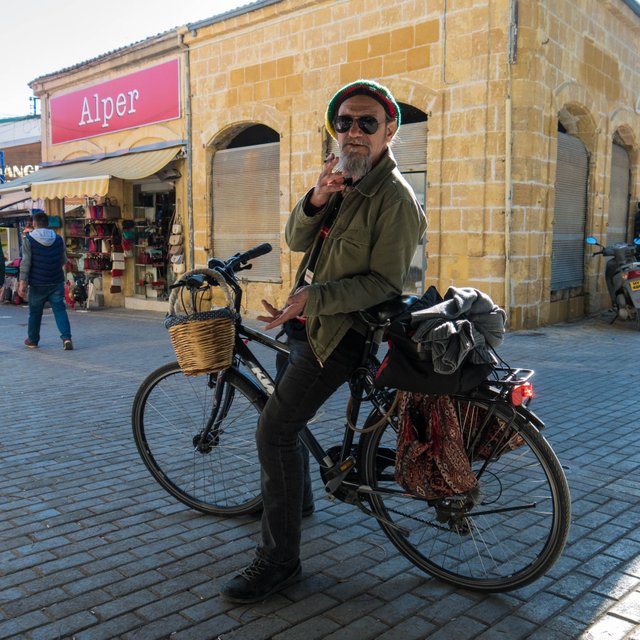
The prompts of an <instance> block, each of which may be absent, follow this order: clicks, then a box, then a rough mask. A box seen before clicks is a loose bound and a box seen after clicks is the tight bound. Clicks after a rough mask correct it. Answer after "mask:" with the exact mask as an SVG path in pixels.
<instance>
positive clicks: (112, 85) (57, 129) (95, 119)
mask: <svg viewBox="0 0 640 640" xmlns="http://www.w3.org/2000/svg"><path fill="white" fill-rule="evenodd" d="M49 104H50V112H51V142H52V143H53V144H59V143H61V142H70V141H72V140H82V139H83V138H91V137H93V136H99V135H104V134H105V133H113V132H114V131H122V130H124V129H133V128H134V127H140V126H143V125H147V124H153V123H154V122H164V121H166V120H173V119H175V118H179V117H180V65H179V61H178V59H175V60H170V61H169V62H163V63H162V64H159V65H156V66H154V67H149V68H148V69H142V70H141V71H136V72H135V73H130V74H129V75H126V76H122V77H121V78H115V79H114V80H109V81H107V82H101V83H100V84H96V85H93V86H91V87H86V88H85V89H80V90H79V91H73V92H71V93H67V94H65V95H62V96H57V97H54V98H51V101H50V103H49Z"/></svg>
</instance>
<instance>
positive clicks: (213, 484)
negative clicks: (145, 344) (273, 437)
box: [133, 364, 264, 514]
mask: <svg viewBox="0 0 640 640" xmlns="http://www.w3.org/2000/svg"><path fill="white" fill-rule="evenodd" d="M225 379H226V382H225V383H224V384H226V385H228V386H227V387H226V388H225V389H223V393H222V400H221V409H220V413H218V415H217V417H216V421H215V424H214V425H211V424H210V422H211V418H212V416H214V415H215V414H214V413H213V412H214V410H215V406H214V405H215V397H216V395H215V385H214V386H213V387H211V386H209V378H208V376H199V377H195V378H193V377H188V376H185V375H183V374H182V372H181V371H180V369H179V368H178V367H177V364H176V365H168V366H165V367H163V368H161V369H160V370H159V371H158V372H157V373H156V374H155V375H154V374H152V375H151V376H150V377H149V378H148V380H147V383H146V384H143V386H142V387H141V391H140V392H139V393H138V395H137V396H136V401H135V402H134V414H133V421H134V437H135V439H136V444H137V445H138V449H139V450H140V453H141V455H142V459H143V461H144V462H145V464H146V465H147V467H148V468H149V470H150V471H151V473H152V474H153V476H154V477H155V478H156V480H158V482H159V483H160V484H161V485H162V486H163V487H164V488H165V489H166V490H167V491H168V492H169V493H171V494H172V495H174V496H175V497H176V498H178V499H179V500H181V501H182V502H184V503H185V504H187V505H189V506H190V507H193V508H196V509H199V510H201V511H204V512H206V513H218V514H224V513H228V514H236V513H247V512H249V511H253V510H255V509H256V508H259V506H260V502H261V499H260V470H259V463H258V458H257V452H256V444H255V429H256V425H257V420H258V415H259V411H260V409H261V406H262V405H260V404H258V401H257V400H256V399H255V398H254V397H253V396H255V391H254V388H253V387H252V386H251V385H250V383H247V382H246V380H245V378H243V377H242V376H241V375H240V374H239V373H235V374H231V373H229V374H228V376H227V377H226V378H225ZM263 401H264V399H262V400H261V402H263ZM222 411H224V415H223V413H222Z"/></svg>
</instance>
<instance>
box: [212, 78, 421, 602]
mask: <svg viewBox="0 0 640 640" xmlns="http://www.w3.org/2000/svg"><path fill="white" fill-rule="evenodd" d="M400 119H401V114H400V108H399V107H398V104H397V102H396V101H395V99H394V97H393V95H392V94H391V92H390V91H389V89H387V88H386V87H384V86H382V85H381V84H378V83H377V82H374V81H371V80H358V81H356V82H353V83H350V84H348V85H346V86H344V87H342V88H341V89H340V90H339V91H338V92H337V93H336V94H335V95H334V96H333V98H332V99H331V101H330V102H329V105H328V107H327V110H326V118H325V124H326V127H327V130H328V131H329V133H330V134H331V135H332V136H333V137H334V138H335V139H336V140H337V142H338V146H339V149H340V157H339V158H338V157H335V156H334V155H333V154H331V155H330V156H329V157H328V158H327V159H326V161H325V163H324V166H323V167H322V170H321V172H320V175H319V177H318V180H317V182H316V185H315V186H314V187H313V189H311V190H310V191H309V192H308V193H307V194H306V195H305V196H304V197H303V198H302V199H301V200H300V201H299V202H298V204H296V206H295V207H294V209H293V211H292V212H291V215H290V217H289V220H288V222H287V226H286V231H285V236H286V240H287V243H288V245H289V247H290V248H291V250H292V251H299V252H303V253H304V256H303V259H302V262H301V264H300V268H299V270H298V273H297V275H296V281H295V286H294V288H293V290H292V292H291V294H290V296H289V297H288V299H287V301H286V304H285V306H284V308H283V309H277V308H276V307H274V306H273V305H272V304H270V303H269V302H267V301H265V300H263V305H264V307H265V309H266V311H267V315H264V316H260V317H259V320H262V321H264V322H266V323H267V324H266V329H272V328H274V327H278V326H280V325H284V328H285V330H286V332H287V335H288V336H289V344H290V347H291V354H290V356H289V361H288V363H287V365H286V367H285V368H284V371H283V372H282V375H281V376H280V377H279V379H278V382H277V385H276V390H275V393H274V394H273V395H272V396H271V397H270V398H269V400H268V402H267V404H266V406H265V408H264V410H263V412H262V414H261V416H260V419H259V422H258V430H257V434H256V440H257V445H258V454H259V457H260V464H261V469H262V476H261V477H262V480H261V482H262V498H263V513H262V538H261V542H260V544H259V546H258V548H257V549H256V554H255V558H254V560H253V562H252V563H251V564H250V565H249V566H248V567H247V568H245V569H244V570H243V571H242V572H240V573H239V574H238V575H236V576H235V577H233V578H232V579H231V580H230V581H229V582H228V583H227V584H226V585H224V586H223V587H222V589H221V593H222V595H223V597H225V598H226V599H228V600H231V601H234V602H243V603H249V602H257V601H260V600H263V599H265V598H266V597H267V596H269V595H271V594H272V593H275V592H277V591H280V590H281V589H283V588H284V587H285V586H287V585H289V584H291V583H292V582H293V581H294V580H295V579H296V578H297V577H298V575H299V574H300V572H301V565H300V558H299V556H300V534H301V527H302V517H303V514H304V515H309V514H310V513H311V512H312V511H313V495H312V493H311V488H310V480H309V474H308V454H307V453H306V451H304V450H303V446H302V444H301V443H300V442H299V438H298V434H299V433H300V431H301V430H302V429H303V428H304V427H305V425H306V424H307V423H308V421H309V420H311V418H313V416H314V415H315V413H316V411H317V410H318V409H319V408H320V407H321V406H322V404H324V402H325V401H326V400H327V399H328V398H329V397H330V396H331V395H332V394H333V393H334V392H335V391H336V390H337V389H338V387H339V386H341V385H342V383H344V382H345V381H346V380H348V379H349V377H350V375H351V373H352V372H353V371H354V369H355V368H356V366H357V364H358V358H359V356H360V354H361V352H362V348H363V344H364V331H365V329H364V327H363V326H361V325H360V324H359V322H358V318H357V311H359V310H360V309H366V308H369V307H372V306H374V305H376V304H379V303H381V302H384V301H386V300H389V299H391V298H393V297H395V296H398V295H399V294H401V293H402V286H403V281H404V279H405V277H406V275H407V273H408V271H409V266H410V264H411V260H412V258H413V255H414V253H415V250H416V247H417V245H418V243H419V242H420V240H421V238H422V236H423V234H424V232H425V229H426V219H425V215H424V213H423V211H422V209H421V207H420V205H419V204H418V202H417V200H416V197H415V194H414V193H413V190H412V189H411V187H410V186H409V185H408V183H407V182H406V181H405V180H404V179H403V177H402V175H401V174H400V172H399V170H398V168H397V165H396V162H395V160H394V158H393V154H392V153H391V151H390V148H389V145H390V144H391V141H392V139H393V138H394V136H395V135H396V133H397V131H398V128H399V126H400Z"/></svg>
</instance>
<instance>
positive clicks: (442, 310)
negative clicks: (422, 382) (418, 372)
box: [411, 287, 507, 374]
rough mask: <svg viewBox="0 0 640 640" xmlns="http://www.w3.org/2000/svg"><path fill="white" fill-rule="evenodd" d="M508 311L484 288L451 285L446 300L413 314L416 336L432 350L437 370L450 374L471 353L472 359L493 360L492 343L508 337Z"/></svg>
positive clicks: (425, 346)
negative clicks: (506, 330) (505, 336)
mask: <svg viewBox="0 0 640 640" xmlns="http://www.w3.org/2000/svg"><path fill="white" fill-rule="evenodd" d="M506 320H507V314H506V313H505V311H504V309H501V308H500V307H499V306H498V305H496V304H494V302H493V300H492V299H491V298H490V297H489V296H488V295H487V294H486V293H483V292H482V291H479V290H478V289H473V288H471V287H462V288H457V287H449V289H448V290H447V293H446V294H445V296H444V300H443V301H442V302H440V303H439V304H436V305H434V306H432V307H429V308H427V309H422V310H420V311H415V312H413V313H412V314H411V324H412V326H413V327H415V333H414V334H413V336H412V338H411V339H412V340H413V341H414V342H417V343H420V344H421V345H422V347H423V349H425V350H429V351H431V358H432V361H433V367H434V370H435V371H436V372H438V373H443V374H450V373H453V372H454V371H456V370H457V369H458V367H459V366H460V365H461V364H462V362H463V361H464V360H465V359H466V358H467V357H469V360H470V362H473V363H475V364H480V363H483V362H493V361H494V357H493V355H492V354H491V351H490V349H489V347H492V348H495V347H498V346H499V345H500V344H502V340H503V339H504V332H505V324H506Z"/></svg>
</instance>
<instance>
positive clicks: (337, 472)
mask: <svg viewBox="0 0 640 640" xmlns="http://www.w3.org/2000/svg"><path fill="white" fill-rule="evenodd" d="M355 465H356V461H355V459H354V457H353V456H349V457H348V458H345V459H344V460H342V462H338V463H337V464H335V465H334V466H333V467H331V469H327V471H326V473H325V477H327V478H328V480H327V482H326V484H325V485H324V488H325V491H326V492H327V493H333V492H334V491H335V490H336V489H337V488H338V487H339V486H340V485H341V484H342V481H343V480H344V479H345V478H346V477H347V476H348V475H349V472H350V471H351V470H352V469H353V468H354V467H355Z"/></svg>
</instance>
